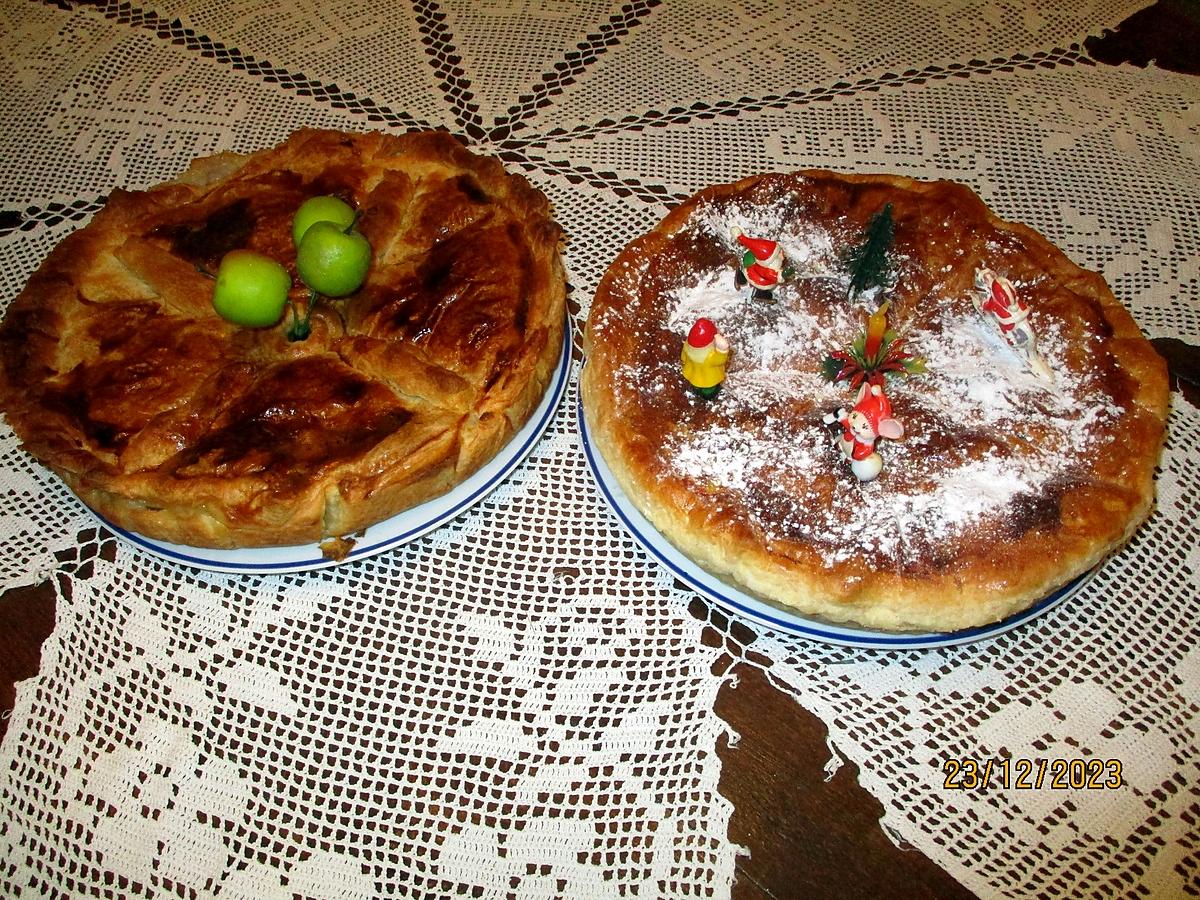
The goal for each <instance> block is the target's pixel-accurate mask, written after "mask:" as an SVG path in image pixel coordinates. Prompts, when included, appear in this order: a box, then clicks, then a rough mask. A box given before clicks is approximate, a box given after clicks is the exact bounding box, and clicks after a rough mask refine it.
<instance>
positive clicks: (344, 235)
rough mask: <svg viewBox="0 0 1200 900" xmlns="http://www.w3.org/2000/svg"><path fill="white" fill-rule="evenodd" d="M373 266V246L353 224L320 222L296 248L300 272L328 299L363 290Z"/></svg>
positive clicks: (306, 280) (297, 264) (312, 286)
mask: <svg viewBox="0 0 1200 900" xmlns="http://www.w3.org/2000/svg"><path fill="white" fill-rule="evenodd" d="M370 266H371V245H370V244H369V243H368V242H367V239H366V238H365V237H363V236H362V234H361V233H360V232H358V231H355V230H354V223H353V221H352V222H351V223H350V224H349V225H347V226H341V225H338V224H337V223H336V222H330V221H324V222H316V223H314V224H312V225H310V226H309V227H308V229H307V230H306V231H305V232H304V237H302V238H301V239H300V245H299V246H298V247H297V248H296V271H297V272H298V273H299V275H300V277H301V279H303V281H304V283H305V284H307V285H308V286H309V287H310V288H312V289H313V290H314V291H316V292H317V293H318V294H323V295H324V296H326V297H345V296H346V295H347V294H353V293H354V292H355V291H357V290H358V289H359V288H360V287H362V284H363V282H364V281H365V280H366V277H367V269H369V268H370Z"/></svg>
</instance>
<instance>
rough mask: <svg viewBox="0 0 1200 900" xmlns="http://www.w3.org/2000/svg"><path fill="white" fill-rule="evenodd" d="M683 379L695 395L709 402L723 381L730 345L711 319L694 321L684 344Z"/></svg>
mask: <svg viewBox="0 0 1200 900" xmlns="http://www.w3.org/2000/svg"><path fill="white" fill-rule="evenodd" d="M682 358H683V377H684V378H685V379H686V380H687V383H688V384H690V385H691V386H692V390H693V391H695V392H696V394H697V396H699V397H703V398H704V399H705V400H711V399H712V398H713V397H715V396H716V395H717V392H718V391H719V390H721V382H722V381H724V380H725V362H726V360H728V359H729V342H728V341H727V340H725V335H723V334H721V332H719V331H718V330H717V326H716V325H715V324H713V321H712V320H711V319H697V320H696V324H695V325H693V326H692V330H691V331H689V332H688V336H687V341H686V342H685V343H684V345H683V355H682Z"/></svg>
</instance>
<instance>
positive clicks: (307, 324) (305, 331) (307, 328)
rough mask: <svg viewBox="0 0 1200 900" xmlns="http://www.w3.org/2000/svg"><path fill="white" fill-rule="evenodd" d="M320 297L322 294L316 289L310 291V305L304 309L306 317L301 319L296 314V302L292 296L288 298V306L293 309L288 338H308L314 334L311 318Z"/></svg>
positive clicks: (295, 339)
mask: <svg viewBox="0 0 1200 900" xmlns="http://www.w3.org/2000/svg"><path fill="white" fill-rule="evenodd" d="M320 299H321V295H320V294H318V293H317V292H316V291H309V292H308V307H307V308H306V309H305V310H304V318H303V319H301V318H300V317H299V316H298V315H297V314H296V304H294V303H292V301H291V298H288V306H289V307H290V308H291V310H292V324H291V325H289V326H288V330H287V339H288V340H289V341H293V342H294V341H303V340H307V339H308V336H309V335H310V334H312V325H311V320H312V312H313V307H314V306H316V305H317V302H318V301H319V300H320Z"/></svg>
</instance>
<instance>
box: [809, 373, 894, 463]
mask: <svg viewBox="0 0 1200 900" xmlns="http://www.w3.org/2000/svg"><path fill="white" fill-rule="evenodd" d="M825 423H826V424H827V425H832V424H834V423H837V424H838V425H841V427H842V433H841V437H840V438H839V439H838V442H837V443H838V449H839V450H841V451H842V455H843V456H845V457H846V459H848V460H849V461H850V471H851V472H853V473H854V475H855V477H857V478H858V480H859V481H873V480H874V479H875V478H877V477H878V476H879V473H880V472H881V471H882V470H883V457H882V456H880V455H879V453H878V452H876V450H875V441H876V440H878V439H879V438H881V437H883V438H888V439H889V440H893V441H897V440H899V439H900V438H902V437H904V426H903V425H902V424H901V423H900V422H899V421H897V420H896V418H895V417H894V416H893V415H892V404H891V402H890V401H889V400H888V398H887V394H885V393H884V392H883V386H882V385H879V384H871V383H869V382H864V383H863V386H862V387H861V388H859V391H858V396H857V397H856V398H855V400H854V407H853V408H852V409H851V410H850V411H849V412H847V411H846V410H845V408H843V409H839V410H838V411H837V412H836V413H830V414H829V415H827V416H825Z"/></svg>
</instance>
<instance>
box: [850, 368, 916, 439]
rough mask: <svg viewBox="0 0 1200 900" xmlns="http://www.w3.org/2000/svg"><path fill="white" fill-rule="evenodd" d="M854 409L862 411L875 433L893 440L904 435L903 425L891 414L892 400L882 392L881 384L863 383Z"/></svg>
mask: <svg viewBox="0 0 1200 900" xmlns="http://www.w3.org/2000/svg"><path fill="white" fill-rule="evenodd" d="M854 410H855V412H859V413H862V415H863V417H864V418H866V420H867V422H868V423H869V424H870V426H871V430H872V431H874V432H875V433H876V434H877V435H880V436H881V437H886V438H892V439H893V440H895V439H897V438H900V437H902V436H903V435H904V426H903V425H901V424H900V423H899V422H898V421H897V420H896V418H895V416H893V415H892V402H891V401H890V400H888V397H887V394H885V393H884V392H883V387H882V385H879V384H871V383H869V382H868V383H867V384H864V385H863V386H862V388H861V389H860V390H859V394H858V400H857V401H856V402H855V404H854Z"/></svg>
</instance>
